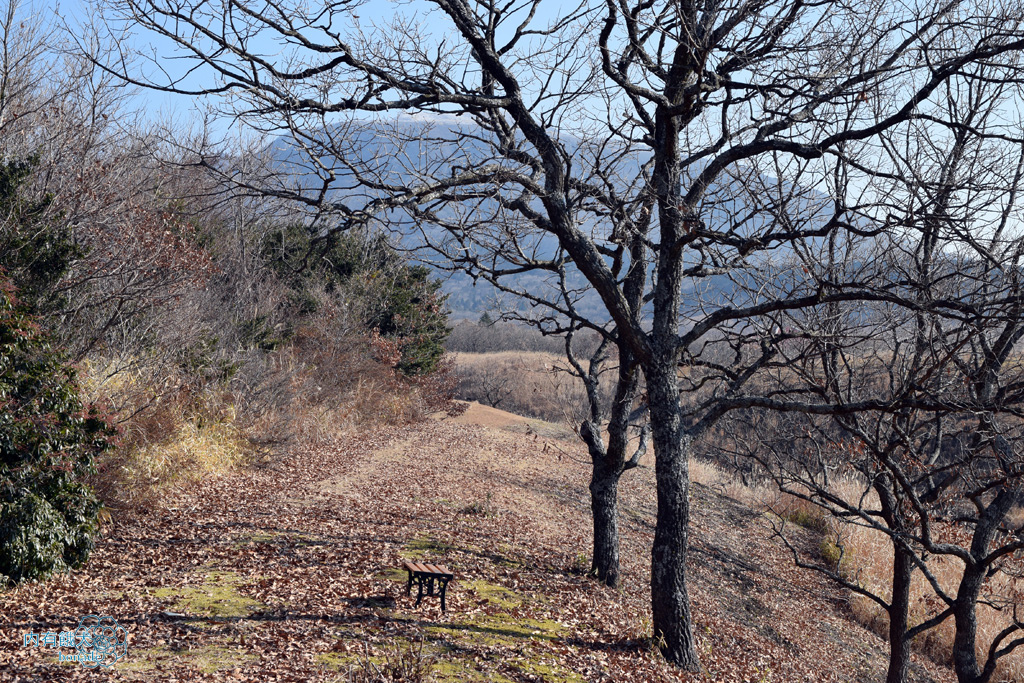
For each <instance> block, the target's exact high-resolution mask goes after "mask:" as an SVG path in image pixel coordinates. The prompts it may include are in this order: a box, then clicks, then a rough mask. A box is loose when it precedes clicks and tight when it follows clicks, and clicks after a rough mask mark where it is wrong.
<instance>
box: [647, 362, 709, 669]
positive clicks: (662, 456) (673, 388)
mask: <svg viewBox="0 0 1024 683" xmlns="http://www.w3.org/2000/svg"><path fill="white" fill-rule="evenodd" d="M644 374H645V376H646V378H647V391H648V394H649V396H650V409H651V428H652V435H653V439H652V441H653V444H654V453H655V461H654V462H655V475H656V480H657V491H658V519H657V523H656V525H655V529H654V545H653V547H652V548H651V613H652V617H653V622H654V638H655V641H656V642H657V643H658V646H659V647H660V648H661V652H662V654H663V655H664V656H665V658H666V659H667V660H668V661H670V662H673V663H674V664H677V665H678V666H680V667H682V668H684V669H686V670H688V671H699V670H700V658H699V656H698V654H697V645H696V641H695V640H694V637H693V627H692V624H693V621H692V615H691V613H690V598H689V594H688V593H687V589H686V553H687V548H688V546H689V533H690V532H689V523H690V500H689V493H690V490H689V489H690V476H689V456H690V443H691V437H690V436H689V435H688V434H687V433H686V431H685V430H684V429H683V424H682V416H681V414H680V413H681V411H680V408H679V385H678V380H677V379H676V368H675V364H674V363H670V362H663V363H662V364H661V365H660V366H658V365H654V366H652V365H650V364H649V365H648V366H647V368H646V372H645V373H644Z"/></svg>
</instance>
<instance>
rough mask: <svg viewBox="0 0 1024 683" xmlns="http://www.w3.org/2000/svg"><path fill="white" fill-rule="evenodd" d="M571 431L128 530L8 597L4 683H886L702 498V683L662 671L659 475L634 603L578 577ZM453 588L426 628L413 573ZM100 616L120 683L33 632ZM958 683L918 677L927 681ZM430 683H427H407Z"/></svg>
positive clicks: (864, 647)
mask: <svg viewBox="0 0 1024 683" xmlns="http://www.w3.org/2000/svg"><path fill="white" fill-rule="evenodd" d="M557 435H558V430H555V429H553V428H550V427H546V426H544V425H540V424H537V423H535V422H531V421H527V420H525V419H523V418H518V417H516V416H509V415H508V414H507V413H500V411H490V410H480V409H474V410H471V411H470V412H469V413H467V414H466V415H465V416H463V417H461V418H459V419H455V420H452V419H445V420H431V421H427V422H424V423H420V424H417V425H413V426H409V427H403V428H393V429H389V430H383V431H380V432H377V433H374V434H365V435H361V436H358V437H354V438H350V439H345V440H343V441H339V442H338V443H336V444H334V445H332V446H329V447H324V448H319V449H315V450H309V451H303V452H298V453H295V454H294V455H293V456H291V457H289V458H287V459H286V460H284V461H282V462H280V463H277V464H276V465H275V466H274V467H273V468H265V469H256V470H251V471H246V472H243V473H239V474H237V475H234V476H231V477H226V478H223V479H220V480H218V481H215V482H210V483H208V484H205V485H203V486H201V487H198V488H197V489H196V490H194V491H190V492H188V493H187V494H186V495H182V496H180V497H179V498H178V499H177V500H176V501H175V503H174V505H173V507H172V508H170V509H166V510H159V511H151V512H148V513H145V514H134V515H131V516H127V515H122V516H120V517H118V518H117V519H116V520H115V524H114V525H113V526H112V528H110V529H108V531H107V533H106V535H105V536H104V538H102V539H101V540H100V542H99V544H98V546H97V549H96V552H95V553H94V555H93V559H92V560H91V562H90V564H89V565H88V567H86V568H85V569H84V570H82V571H79V572H76V573H75V574H73V575H72V576H69V577H58V578H56V579H54V580H52V581H50V582H47V583H43V584H35V585H27V586H22V587H19V588H17V589H15V590H12V591H8V592H5V593H2V594H0V615H2V616H0V680H3V681H12V680H24V681H30V680H31V681H52V680H94V679H95V680H100V679H102V680H105V681H106V680H125V681H127V680H138V681H156V680H160V681H185V680H245V681H307V680H311V681H335V680H336V681H343V680H349V678H347V676H348V675H349V672H351V671H357V670H359V669H365V668H373V667H376V668H386V667H387V666H389V665H393V666H398V665H399V664H401V665H402V666H406V667H414V666H421V667H423V668H425V669H429V671H430V677H431V678H430V680H434V681H439V682H444V681H452V682H454V681H465V680H477V681H498V682H501V681H540V680H544V681H598V680H608V681H611V680H614V681H628V680H634V681H658V680H684V681H690V680H692V681H697V680H701V681H707V680H712V681H776V682H787V683H788V682H790V681H843V682H847V681H865V682H867V681H877V680H880V678H881V674H880V672H881V671H882V670H883V664H882V660H881V657H882V655H883V653H884V648H883V643H882V642H881V641H880V640H879V639H878V638H877V637H875V636H873V635H872V634H870V633H868V632H867V631H865V630H864V629H862V628H860V627H858V626H855V625H853V624H851V623H850V622H849V621H848V620H847V619H846V618H845V617H844V616H843V613H842V603H841V601H840V600H837V598H836V595H835V593H834V592H833V591H832V590H831V588H829V587H828V586H827V585H825V584H823V583H821V582H820V581H818V580H817V579H816V578H814V577H810V576H808V575H806V574H804V573H800V572H798V571H797V570H795V569H794V568H793V567H792V564H791V563H790V562H789V560H788V558H787V557H786V555H785V553H784V551H783V550H782V549H780V548H778V547H777V546H776V545H773V544H772V543H771V542H769V541H768V540H767V536H768V535H767V532H766V529H765V522H764V521H763V518H761V517H760V516H758V515H755V514H753V513H752V512H751V511H749V510H748V509H746V508H743V507H742V506H740V505H739V504H737V503H735V502H734V501H732V500H731V499H729V498H726V497H724V496H721V495H719V494H717V493H714V492H712V491H710V490H708V489H706V488H703V487H695V493H694V499H693V500H694V514H695V519H694V538H695V541H694V547H693V551H694V552H693V554H692V557H693V563H692V569H691V573H692V575H693V593H692V598H693V602H694V605H695V613H696V614H697V615H698V616H697V619H698V623H697V628H698V642H699V646H700V649H701V654H702V657H703V659H704V662H705V664H706V665H707V667H708V672H707V677H701V676H687V675H683V674H679V673H677V672H675V671H672V670H670V669H668V668H667V667H666V666H664V665H663V664H662V663H661V662H660V661H659V660H658V658H657V657H655V656H653V655H652V654H651V643H650V641H649V639H648V637H647V636H648V631H649V628H650V625H649V621H648V620H647V616H646V615H647V613H648V611H649V610H648V604H647V603H648V600H649V598H648V594H647V593H646V589H645V583H646V580H647V562H648V558H647V549H648V547H649V543H650V539H651V537H652V534H653V526H652V525H653V513H654V505H653V488H652V480H653V476H652V472H651V470H650V469H640V470H638V471H633V472H630V473H629V475H628V476H627V478H626V480H625V481H624V484H623V491H622V500H623V518H624V519H623V527H624V548H623V560H624V568H625V571H626V575H627V579H626V581H625V585H624V587H623V589H622V590H621V591H612V590H608V589H605V588H601V587H599V586H597V585H595V584H594V583H593V582H592V581H590V580H588V579H586V578H585V577H584V576H582V573H583V570H585V569H586V568H587V563H586V556H587V552H588V547H589V534H590V530H589V520H588V510H589V502H588V499H587V497H586V493H587V491H586V482H587V464H586V463H585V461H584V456H585V454H584V452H583V451H582V449H581V448H579V447H578V446H577V445H575V444H573V443H572V442H559V441H556V440H555V439H554V438H553V437H554V436H557ZM413 558H423V559H429V560H436V561H440V562H443V563H445V564H447V565H448V566H449V567H450V568H452V569H453V570H454V571H455V572H456V574H457V577H456V581H455V582H454V583H453V584H452V587H451V590H450V592H449V611H448V613H447V614H445V615H442V614H441V612H440V609H439V606H438V604H437V602H436V600H426V601H425V604H424V605H423V606H421V607H420V608H419V609H418V610H417V609H413V602H414V599H412V598H409V597H406V596H405V594H404V588H405V581H404V573H402V572H400V571H398V570H397V567H399V566H400V564H401V562H402V561H403V559H413ZM88 614H99V615H108V616H111V617H113V618H114V619H116V620H117V621H118V623H119V624H121V625H122V626H124V627H125V628H126V629H127V632H128V635H129V638H130V643H129V648H128V654H127V656H126V657H124V658H123V659H122V660H121V661H119V662H118V663H117V664H116V665H115V667H114V669H113V670H112V671H111V670H101V671H91V670H87V669H85V668H83V667H82V666H80V665H78V664H60V663H58V662H57V653H58V652H64V653H65V654H67V653H69V652H72V650H68V649H67V648H63V649H54V648H44V647H35V646H24V645H23V638H24V634H25V633H45V632H50V631H52V632H60V631H65V630H69V629H74V628H75V626H76V625H77V624H78V621H79V619H80V618H81V617H82V616H84V615H88ZM932 677H934V679H935V680H940V681H949V680H952V677H951V676H950V675H949V673H948V672H943V671H938V672H937V671H935V670H934V669H932V670H929V671H928V672H925V671H920V672H919V675H918V678H917V680H920V681H925V680H931V678H932ZM413 680H414V679H413Z"/></svg>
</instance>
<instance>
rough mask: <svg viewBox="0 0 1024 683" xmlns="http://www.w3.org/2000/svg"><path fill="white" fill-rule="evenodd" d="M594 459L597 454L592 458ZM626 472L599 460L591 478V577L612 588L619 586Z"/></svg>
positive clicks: (595, 464) (595, 461)
mask: <svg viewBox="0 0 1024 683" xmlns="http://www.w3.org/2000/svg"><path fill="white" fill-rule="evenodd" d="M592 456H593V454H592ZM621 474H622V470H621V469H618V468H615V469H613V468H609V467H607V466H606V465H605V464H603V463H599V461H598V460H594V466H593V469H592V474H591V477H590V509H591V510H592V511H593V515H594V559H593V563H592V564H591V567H590V573H591V574H592V575H593V576H596V577H597V579H598V580H599V581H601V582H602V583H604V584H607V585H608V586H611V587H613V588H614V587H617V586H618V585H619V477H620V476H621Z"/></svg>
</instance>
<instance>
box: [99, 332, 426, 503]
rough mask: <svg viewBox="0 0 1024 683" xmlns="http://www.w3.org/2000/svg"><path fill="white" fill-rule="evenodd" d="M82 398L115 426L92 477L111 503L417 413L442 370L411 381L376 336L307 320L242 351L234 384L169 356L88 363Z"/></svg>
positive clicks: (140, 498) (154, 495) (143, 497)
mask: <svg viewBox="0 0 1024 683" xmlns="http://www.w3.org/2000/svg"><path fill="white" fill-rule="evenodd" d="M79 377H80V380H81V384H82V387H83V393H84V397H85V398H86V400H87V401H89V402H92V403H96V404H98V405H101V406H105V407H106V410H107V411H108V412H109V413H110V414H111V415H113V416H114V418H115V420H116V421H117V422H118V427H119V431H120V438H119V443H118V448H116V449H115V450H113V451H111V452H109V453H107V454H105V455H104V456H103V457H102V458H101V459H100V460H99V461H98V462H97V470H98V472H97V474H96V475H95V476H94V477H93V481H92V482H91V483H92V485H93V486H94V488H95V489H96V490H97V492H98V493H99V494H100V497H101V498H102V499H103V500H104V502H105V503H106V504H107V505H108V506H111V507H131V506H142V507H152V506H158V505H160V504H162V502H163V501H164V500H165V499H166V498H168V497H169V495H170V494H171V493H173V492H174V491H175V490H178V489H180V488H182V487H183V486H188V485H190V484H194V483H196V482H198V481H201V480H204V479H208V478H211V477H216V476H219V475H221V474H224V473H227V472H229V471H230V470H232V469H234V468H235V467H237V466H239V465H243V464H247V463H251V462H253V461H254V460H256V459H266V458H268V457H277V456H278V455H280V454H281V453H283V452H285V451H286V449H287V446H288V445H290V444H294V443H297V442H298V443H305V444H318V443H319V444H323V443H326V442H329V441H331V440H333V439H336V438H338V437H340V436H342V435H344V434H347V433H349V432H351V431H354V430H356V431H357V430H360V429H364V428H367V427H374V428H376V427H379V426H381V425H396V424H404V423H407V422H410V421H413V420H416V419H420V418H422V417H423V416H424V415H425V414H426V412H428V410H430V409H432V406H431V403H432V401H433V398H434V394H438V393H443V391H441V389H443V388H444V387H443V386H441V387H440V389H439V386H436V385H443V384H444V382H445V378H444V373H438V377H431V378H426V379H422V380H419V381H416V382H411V381H407V380H403V379H401V378H399V377H398V376H397V375H396V373H395V371H394V369H393V368H392V367H391V366H389V365H388V364H387V363H385V362H381V361H380V360H379V359H378V358H376V356H375V354H374V350H373V348H372V342H371V341H370V340H367V339H363V338H352V337H349V338H345V339H340V338H336V337H332V330H330V329H328V328H321V327H317V326H310V327H308V328H304V329H301V330H299V331H298V332H297V334H296V335H295V337H294V339H293V340H292V343H290V344H289V345H288V346H285V347H282V348H281V349H278V350H277V351H275V352H274V353H271V354H267V355H265V356H262V357H260V358H256V359H247V362H245V363H243V364H242V365H241V368H240V370H239V372H238V373H237V374H236V375H235V376H234V377H232V378H231V379H230V380H224V381H206V382H204V381H197V379H196V378H195V377H194V376H190V375H189V374H187V373H185V372H184V371H183V370H182V369H181V368H178V367H175V366H174V365H173V364H168V363H165V364H163V365H146V364H144V363H140V362H138V361H137V359H133V358H122V359H96V358H94V359H90V360H88V361H86V362H84V363H82V364H81V366H80V368H79Z"/></svg>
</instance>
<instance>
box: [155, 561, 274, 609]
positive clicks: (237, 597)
mask: <svg viewBox="0 0 1024 683" xmlns="http://www.w3.org/2000/svg"><path fill="white" fill-rule="evenodd" d="M242 582H243V581H242V578H241V577H240V576H239V575H238V574H234V573H231V572H210V573H209V574H207V575H206V578H205V579H204V581H203V583H201V584H200V585H198V586H194V587H193V586H189V587H181V588H178V587H175V588H157V589H156V590H154V591H153V595H154V596H155V597H157V598H160V599H164V600H166V599H173V600H174V601H175V602H174V609H175V610H176V611H179V612H182V613H184V614H188V615H191V616H201V617H211V618H213V619H240V618H243V617H247V616H249V615H250V614H251V613H252V612H255V611H256V610H259V609H263V608H265V607H266V605H264V604H263V603H261V602H257V601H256V600H253V599H252V598H248V597H246V596H244V595H242V594H241V593H240V592H239V591H238V586H239V584H241V583H242Z"/></svg>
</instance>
